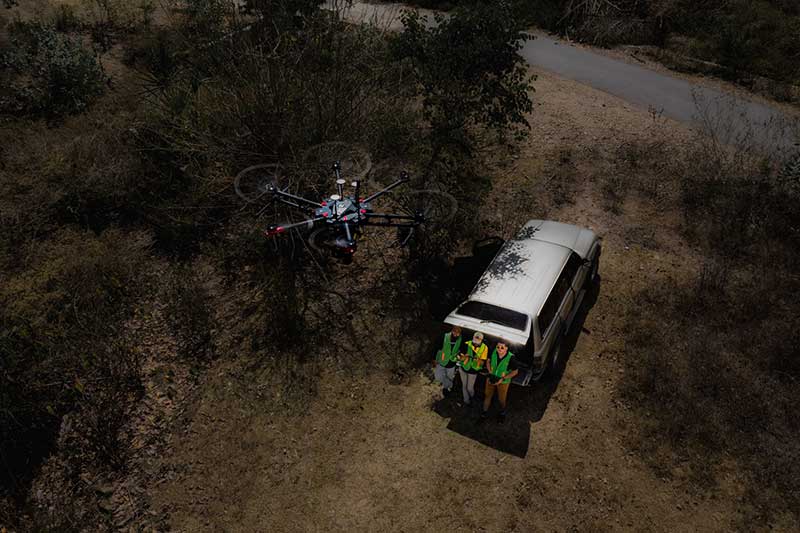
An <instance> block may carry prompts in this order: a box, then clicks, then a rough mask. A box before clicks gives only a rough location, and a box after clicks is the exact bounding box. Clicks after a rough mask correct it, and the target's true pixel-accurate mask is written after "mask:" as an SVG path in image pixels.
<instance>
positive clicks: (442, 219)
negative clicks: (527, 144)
mask: <svg viewBox="0 0 800 533" xmlns="http://www.w3.org/2000/svg"><path fill="white" fill-rule="evenodd" d="M327 144H334V145H336V144H339V143H327ZM367 161H369V159H367ZM347 166H348V167H351V166H352V165H347ZM363 166H364V165H362V167H363ZM366 166H368V167H370V168H371V165H369V164H367V165H366ZM342 167H343V164H342V161H341V160H335V161H334V162H333V163H332V165H331V166H330V167H329V172H332V173H333V177H334V178H335V184H336V192H335V193H334V194H330V195H327V196H326V197H324V198H322V199H321V200H319V201H315V200H311V199H309V198H306V197H304V196H301V195H299V194H296V193H295V192H293V191H291V189H292V183H291V182H290V181H289V180H287V179H286V178H284V177H282V172H283V168H282V167H281V166H280V165H277V164H267V165H255V166H254V167H249V168H247V169H245V170H243V171H242V172H240V173H239V175H237V176H236V180H235V186H236V191H237V193H238V194H239V196H241V197H242V198H244V199H245V200H246V201H247V202H248V204H255V205H257V206H258V207H259V211H258V216H263V215H265V214H266V213H269V212H270V211H273V212H274V211H276V210H277V208H278V207H288V208H289V210H290V211H293V212H294V213H295V214H296V215H299V216H301V218H302V220H300V221H298V222H279V223H270V224H268V225H266V227H265V228H264V229H263V230H262V231H263V234H264V235H265V236H266V237H268V238H276V237H280V236H281V235H286V234H289V233H291V232H293V231H297V232H298V233H299V232H304V233H307V234H308V237H307V238H308V241H309V243H310V244H311V246H312V248H314V249H315V250H317V251H329V252H330V253H331V255H333V256H334V257H335V258H337V259H340V260H341V261H342V262H344V263H350V262H351V261H352V258H353V255H354V254H355V253H356V251H357V250H358V243H359V240H360V238H361V237H362V235H363V233H364V230H365V229H366V228H368V227H379V228H396V230H397V238H396V240H395V241H394V244H396V245H397V246H399V247H402V246H405V245H407V244H408V243H409V241H410V240H411V239H412V237H413V236H414V235H415V233H416V230H419V229H421V228H427V229H435V228H437V227H440V226H441V225H442V224H445V223H447V222H449V221H450V220H451V219H452V218H453V216H454V215H455V213H456V211H457V208H458V205H457V202H456V200H455V198H453V196H451V195H450V194H448V193H445V192H442V191H439V190H430V189H428V190H407V191H401V190H400V189H402V186H403V185H405V184H407V183H409V182H410V181H411V178H410V176H409V174H408V172H406V171H402V172H401V173H400V175H399V177H398V178H397V179H396V180H395V181H393V182H392V183H391V184H389V185H388V186H386V187H382V188H380V189H379V190H378V191H376V192H373V193H371V194H367V195H365V194H363V193H364V187H363V186H362V180H361V179H359V178H362V177H364V176H365V175H366V172H364V171H363V168H361V169H360V170H361V172H360V173H358V172H355V173H356V174H360V175H358V176H357V177H356V179H354V180H352V181H351V182H350V184H349V185H350V187H351V190H350V191H345V186H346V185H347V180H345V179H344V178H343V177H342V174H343V168H342ZM367 170H369V168H368V169H367ZM379 199H382V200H384V201H387V203H388V204H389V207H390V208H393V209H392V211H393V212H382V211H376V209H375V205H376V201H377V200H379ZM389 241H390V239H384V242H389Z"/></svg>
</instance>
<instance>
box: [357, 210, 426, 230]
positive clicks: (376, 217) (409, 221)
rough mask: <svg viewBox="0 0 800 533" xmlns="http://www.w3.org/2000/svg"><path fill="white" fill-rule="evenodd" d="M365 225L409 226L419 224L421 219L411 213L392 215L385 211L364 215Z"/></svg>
mask: <svg viewBox="0 0 800 533" xmlns="http://www.w3.org/2000/svg"><path fill="white" fill-rule="evenodd" d="M362 224H363V225H365V226H384V227H398V228H408V227H413V226H417V225H418V224H419V221H418V220H417V219H416V218H415V217H413V216H411V215H390V214H384V213H366V214H365V215H364V221H363V222H362Z"/></svg>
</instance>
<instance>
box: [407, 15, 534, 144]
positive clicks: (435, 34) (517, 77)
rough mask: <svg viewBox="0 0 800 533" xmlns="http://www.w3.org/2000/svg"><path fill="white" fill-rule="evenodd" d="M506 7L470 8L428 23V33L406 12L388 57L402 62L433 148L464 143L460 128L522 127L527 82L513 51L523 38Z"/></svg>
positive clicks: (524, 124)
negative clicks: (419, 101)
mask: <svg viewBox="0 0 800 533" xmlns="http://www.w3.org/2000/svg"><path fill="white" fill-rule="evenodd" d="M511 14H512V11H511V8H510V6H509V4H508V3H506V2H501V3H498V4H492V5H489V4H478V5H476V6H475V7H474V8H472V9H460V10H456V11H455V12H454V13H453V16H452V17H449V18H444V17H443V16H437V17H436V24H435V25H434V26H433V27H430V28H428V27H426V24H425V19H424V18H423V17H422V16H421V15H419V13H417V12H414V11H407V12H405V13H404V14H403V24H404V25H405V27H406V29H405V31H404V32H403V33H401V34H400V36H399V37H398V38H397V39H396V41H395V42H394V49H393V51H394V54H395V56H396V57H398V58H402V59H405V60H406V61H408V63H410V65H411V67H412V69H413V72H414V81H415V83H416V86H415V89H414V90H415V92H416V94H418V95H419V96H421V97H422V99H423V106H424V118H425V119H426V120H427V121H428V122H429V124H430V126H431V129H432V130H433V133H432V135H433V136H434V137H435V138H437V139H438V141H437V142H445V143H446V142H449V141H455V140H456V138H457V137H458V136H461V141H462V142H464V136H463V134H464V133H465V131H466V129H467V128H468V127H472V126H478V125H480V126H484V127H488V128H490V129H494V130H496V131H498V132H503V133H505V132H507V131H508V130H509V129H510V128H513V129H514V131H515V132H516V133H521V132H522V131H524V128H525V127H527V126H528V124H527V121H526V118H525V115H526V114H527V113H528V112H530V110H531V108H532V103H531V100H530V97H529V96H528V90H529V88H530V85H529V83H530V78H529V76H528V74H527V68H526V67H525V65H524V63H523V59H522V58H521V56H520V55H519V54H518V53H517V52H518V51H519V49H520V48H521V47H522V43H523V42H524V41H525V40H526V39H528V38H529V37H528V36H527V35H526V34H524V33H522V31H521V27H520V26H519V25H518V24H517V22H516V21H515V20H514V18H513V17H512V16H511Z"/></svg>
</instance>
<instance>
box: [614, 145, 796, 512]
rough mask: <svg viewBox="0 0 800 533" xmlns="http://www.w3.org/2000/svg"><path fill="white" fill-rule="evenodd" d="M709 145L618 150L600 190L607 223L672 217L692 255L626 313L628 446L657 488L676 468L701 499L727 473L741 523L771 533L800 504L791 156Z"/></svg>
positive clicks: (751, 147)
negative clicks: (636, 432) (638, 209)
mask: <svg viewBox="0 0 800 533" xmlns="http://www.w3.org/2000/svg"><path fill="white" fill-rule="evenodd" d="M710 139H711V137H709V136H705V135H702V136H698V137H697V138H696V139H693V140H692V142H691V143H690V144H688V145H680V144H678V143H676V142H673V141H672V140H671V139H669V138H665V137H659V136H656V137H655V140H653V141H642V142H637V143H634V144H629V145H625V146H623V147H621V148H620V151H619V158H618V159H617V160H616V162H615V165H614V168H613V169H612V170H611V171H610V172H609V176H610V178H609V182H608V183H607V185H606V187H605V190H606V192H607V194H608V198H607V199H608V200H609V205H608V208H609V209H611V210H617V211H618V206H619V203H620V202H621V201H623V200H624V196H625V195H628V194H638V195H639V196H640V197H641V198H642V199H644V200H645V201H648V202H652V204H653V205H654V206H655V205H657V206H658V209H659V212H666V213H669V212H674V211H677V212H678V213H680V214H681V215H682V227H683V232H684V237H685V238H686V239H687V240H688V241H689V242H690V243H691V244H692V245H693V246H695V247H696V249H697V250H698V252H699V256H700V258H699V264H698V265H697V266H696V268H695V269H692V270H693V271H694V274H692V275H690V277H689V279H685V278H683V276H677V277H672V276H670V278H669V279H667V278H662V280H661V281H660V282H658V283H656V284H654V285H653V286H652V287H649V288H648V289H647V290H644V291H642V292H641V293H639V294H637V295H635V298H634V301H635V302H636V304H635V305H632V306H631V307H630V309H629V311H628V318H627V327H626V328H625V331H626V332H627V333H626V336H625V343H626V349H625V358H626V360H625V362H626V373H625V379H624V380H623V382H622V383H623V393H624V395H625V397H626V398H627V399H628V401H629V402H630V404H631V405H632V406H634V409H636V411H637V412H638V413H639V414H641V419H642V421H643V422H642V430H641V435H640V437H641V438H640V439H634V440H633V441H632V443H631V444H632V445H633V446H634V447H635V448H636V449H638V451H639V453H640V454H641V456H642V457H643V458H645V460H646V461H647V462H648V463H649V464H650V465H651V466H652V467H653V468H655V469H656V470H657V471H658V473H659V475H661V476H665V477H672V476H673V475H675V474H674V472H675V469H676V468H678V466H679V465H680V467H681V468H683V469H688V471H689V474H690V478H691V479H693V480H694V481H695V482H696V483H699V484H700V485H701V486H707V485H713V484H714V483H715V480H716V479H718V476H719V472H720V470H721V469H724V468H726V466H725V465H726V463H727V462H728V461H734V463H735V465H736V466H735V468H737V470H739V471H743V472H744V473H745V475H746V477H747V479H748V482H747V484H746V487H745V490H746V495H745V496H744V500H745V503H746V505H745V506H744V507H743V509H744V514H745V519H746V520H748V521H750V520H754V521H756V522H759V523H775V522H774V520H776V519H778V517H779V516H780V514H781V513H782V512H787V511H788V512H792V509H796V508H797V505H798V503H800V501H798V499H797V495H798V488H800V487H799V486H798V481H797V480H798V479H800V471H798V467H797V465H798V463H797V457H798V455H800V446H798V442H800V441H799V440H798V435H800V426H798V423H797V419H796V416H794V414H793V409H794V408H793V405H794V402H795V399H796V398H797V395H798V393H800V388H798V387H799V385H798V384H800V366H798V358H797V351H796V348H795V347H796V346H797V341H798V331H800V329H798V328H800V322H798V319H797V317H798V316H800V313H799V312H798V311H800V308H798V303H797V300H796V298H794V297H793V294H794V292H795V291H796V290H798V288H800V287H798V285H797V280H796V276H794V274H793V273H792V272H793V270H794V268H795V267H794V265H796V264H797V261H798V252H797V250H798V245H800V210H798V207H797V206H798V205H800V204H798V201H800V196H798V194H800V189H798V181H797V178H798V175H797V173H796V170H797V157H798V156H797V155H796V154H793V153H791V152H786V153H782V154H778V155H777V156H775V157H765V156H764V152H763V151H762V150H761V149H760V148H756V147H755V144H754V143H753V140H752V138H750V137H749V136H747V135H745V136H743V137H742V138H741V139H739V142H738V143H737V144H736V146H735V147H731V146H729V145H725V144H721V143H719V142H717V141H714V140H710ZM728 464H729V463H728ZM748 523H752V522H748Z"/></svg>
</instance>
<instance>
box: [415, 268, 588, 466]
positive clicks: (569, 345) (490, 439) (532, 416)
mask: <svg viewBox="0 0 800 533" xmlns="http://www.w3.org/2000/svg"><path fill="white" fill-rule="evenodd" d="M600 281H601V280H599V279H598V281H597V283H595V284H594V285H593V286H592V289H591V290H590V291H589V292H587V294H586V297H585V298H584V301H583V302H582V304H581V307H580V309H579V310H578V312H577V313H576V315H575V319H574V321H573V323H572V327H571V328H570V330H569V332H568V333H567V334H566V335H565V336H564V339H563V340H562V342H561V345H560V350H561V352H560V357H559V358H558V361H559V364H558V365H557V367H555V368H550V369H548V370H547V372H546V373H545V374H544V375H543V376H542V377H541V378H540V379H539V381H537V382H534V383H533V384H531V385H530V386H527V387H522V386H512V387H511V389H510V390H509V392H508V407H509V408H508V415H507V417H506V419H505V421H504V422H503V423H499V421H498V420H497V418H496V414H497V411H498V409H499V407H498V404H497V399H496V398H495V399H493V404H492V406H491V407H490V410H489V413H490V416H489V418H487V419H482V418H481V417H480V412H481V407H480V406H482V404H483V390H484V389H483V387H484V379H482V377H481V378H479V379H478V383H476V387H475V392H476V395H477V398H476V399H477V400H478V404H479V405H480V406H471V407H465V406H463V405H462V404H461V383H460V380H459V379H458V378H456V384H455V385H454V386H453V389H454V391H453V393H452V396H451V397H449V398H443V399H440V400H437V401H435V402H434V403H433V405H432V407H431V408H432V409H433V411H434V412H436V413H437V414H439V416H441V417H443V418H449V419H450V422H449V423H448V424H447V429H449V430H450V431H454V432H456V433H458V434H459V435H462V436H464V437H467V438H469V439H472V440H475V441H477V442H480V443H481V444H483V445H485V446H489V447H490V448H494V449H496V450H499V451H501V452H504V453H508V454H511V455H515V456H517V457H525V456H526V455H527V453H528V450H529V449H530V447H531V442H530V440H531V434H532V431H531V429H532V428H531V424H534V425H535V424H536V423H538V422H539V421H541V420H542V418H543V417H544V414H545V412H546V411H547V407H548V405H549V403H550V399H551V398H552V396H553V394H555V392H556V390H557V389H558V387H559V385H560V383H561V379H562V377H563V375H564V372H565V370H566V367H567V365H568V364H569V359H570V357H571V356H572V353H573V351H574V350H575V346H576V344H577V342H578V339H579V337H580V335H581V334H584V335H591V331H589V330H587V329H585V327H584V323H585V321H586V317H587V316H588V314H589V311H590V310H591V308H592V307H593V306H594V304H595V302H596V301H597V298H598V296H599V293H600ZM533 434H534V435H535V426H534V432H533ZM534 440H535V437H534ZM533 445H534V446H535V442H534V444H533Z"/></svg>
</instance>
